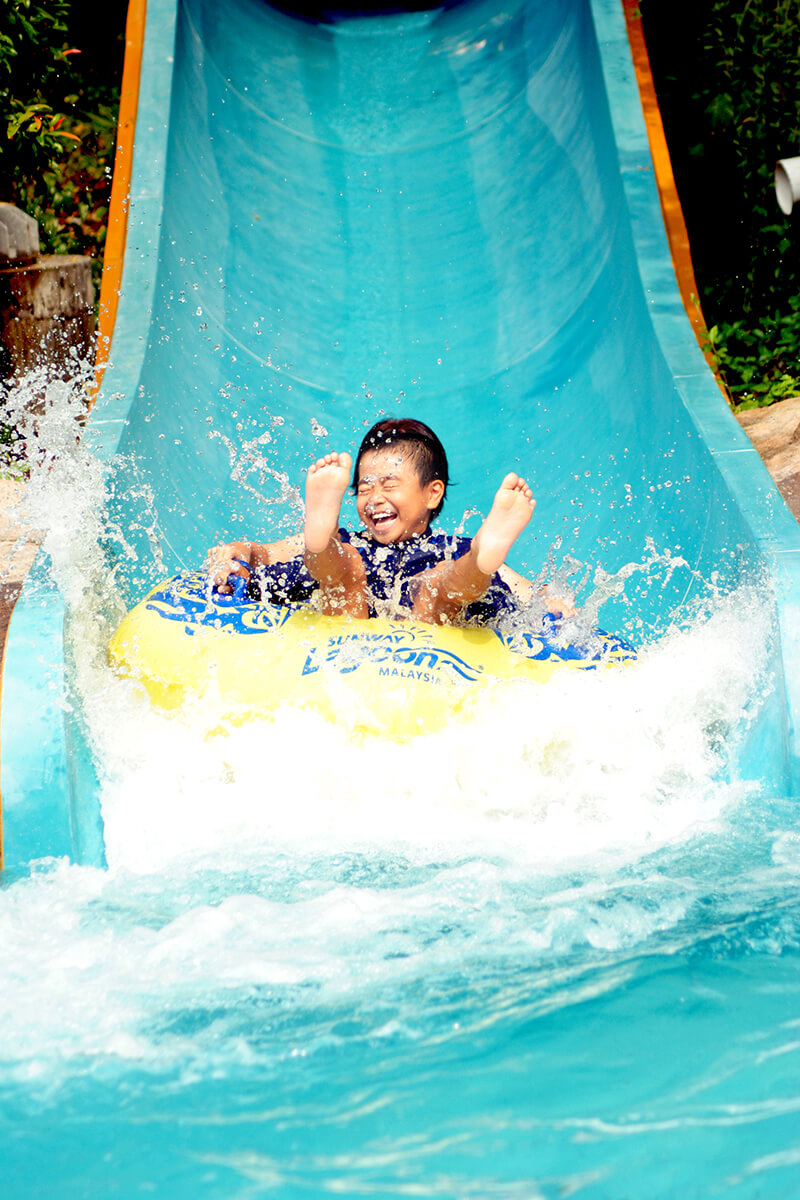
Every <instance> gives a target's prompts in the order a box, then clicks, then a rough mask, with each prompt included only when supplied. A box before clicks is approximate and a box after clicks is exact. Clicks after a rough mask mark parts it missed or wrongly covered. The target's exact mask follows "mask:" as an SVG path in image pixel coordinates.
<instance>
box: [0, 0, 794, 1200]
mask: <svg viewBox="0 0 800 1200" xmlns="http://www.w3.org/2000/svg"><path fill="white" fill-rule="evenodd" d="M146 7H147V12H146V22H142V30H143V34H144V36H143V40H142V42H141V45H140V46H138V43H137V39H136V36H135V34H136V27H137V21H138V20H139V18H140V17H143V13H144V5H143V4H142V3H134V4H132V6H131V18H130V23H129V34H130V45H129V54H128V58H127V60H126V83H125V86H124V88H123V92H124V95H123V115H122V124H123V127H124V128H126V129H127V128H132V127H133V125H134V124H135V139H133V140H132V141H131V142H130V143H128V142H126V140H125V138H124V137H123V138H122V142H121V156H120V157H119V158H118V164H117V175H116V182H115V187H117V183H119V182H120V181H122V185H121V192H120V188H117V205H116V214H117V220H116V222H114V223H112V225H113V227H112V234H111V238H110V242H109V250H108V254H107V259H106V268H107V271H106V274H107V276H110V277H111V278H112V280H113V277H114V271H115V270H117V269H119V271H120V273H121V274H120V278H121V286H120V289H119V296H118V304H117V308H116V317H115V320H114V321H113V340H112V342H111V346H110V351H109V363H108V366H107V369H106V371H105V374H104V377H103V381H102V390H101V392H100V394H99V396H98V398H97V400H96V403H95V405H94V408H93V411H92V413H91V417H90V420H89V422H88V425H87V427H86V429H85V432H84V434H83V437H82V438H81V440H80V443H79V444H78V443H77V442H76V437H75V426H74V423H72V422H71V419H70V417H69V414H70V411H72V410H71V408H70V397H69V394H67V395H63V394H61V392H60V391H59V389H58V388H56V389H55V391H54V392H53V404H52V408H51V409H48V411H47V412H46V413H45V414H44V415H43V416H42V418H41V419H40V442H41V444H42V445H44V446H46V447H47V448H48V454H47V456H46V459H45V462H44V464H43V465H42V466H39V467H36V468H35V469H34V472H33V476H32V479H31V482H30V484H29V488H28V496H29V504H30V505H33V509H32V515H33V517H34V518H35V519H36V521H37V523H38V524H39V525H41V526H46V527H47V534H46V538H45V542H44V548H43V553H42V555H41V556H40V559H39V561H38V562H37V564H36V566H35V568H34V571H33V572H32V575H31V577H30V579H29V581H28V583H27V585H26V587H25V590H24V592H23V595H22V598H21V599H20V601H19V603H18V604H17V607H16V609H15V612H14V615H13V618H12V623H11V628H10V634H9V641H8V646H7V651H6V658H5V667H4V677H3V689H2V728H1V730H0V732H1V734H2V738H1V742H0V750H1V751H2V753H1V754H0V768H1V769H2V778H1V782H2V803H3V835H4V850H5V870H4V872H3V876H2V886H1V887H0V940H2V945H3V960H2V978H1V980H0V1024H2V1028H3V1035H4V1036H3V1039H2V1045H0V1144H2V1146H3V1155H4V1158H3V1188H4V1193H3V1194H4V1197H7V1198H8V1200H31V1197H32V1196H36V1195H58V1196H59V1197H60V1198H62V1200H73V1198H74V1200H79V1198H82V1197H87V1196H100V1195H103V1196H115V1197H119V1198H120V1200H129V1198H130V1200H133V1197H135V1196H141V1195H144V1194H149V1195H155V1196H158V1197H161V1196H163V1197H165V1198H167V1197H168V1198H169V1200H197V1197H203V1198H204V1200H217V1198H219V1200H230V1198H231V1197H234V1196H236V1197H240V1196H241V1197H262V1196H264V1197H267V1196H269V1197H281V1200H283V1198H285V1200H303V1198H306V1197H308V1198H311V1200H318V1197H320V1196H323V1195H331V1194H335V1195H337V1196H344V1197H354V1198H355V1197H358V1196H383V1197H391V1198H395V1197H396V1198H398V1200H399V1198H400V1197H404V1196H405V1197H407V1196H409V1195H416V1196H444V1197H471V1196H481V1197H486V1198H489V1197H492V1198H493V1197H497V1198H498V1200H499V1198H500V1197H503V1198H505V1200H508V1198H509V1197H519V1198H520V1200H530V1198H531V1197H533V1196H537V1197H555V1196H564V1195H571V1196H580V1197H582V1198H586V1200H619V1197H621V1196H647V1197H651V1198H652V1200H674V1197H675V1196H677V1195H680V1196H685V1197H687V1198H690V1200H691V1198H695V1197H696V1198H698V1200H699V1198H700V1197H703V1198H705V1197H708V1196H712V1195H713V1196H725V1197H726V1198H728V1200H755V1197H760V1198H763V1197H775V1198H776V1200H777V1198H778V1197H783V1196H786V1195H794V1194H797V1191H798V1157H797V1112H798V1106H799V1105H798V1098H797V1086H796V1080H797V1063H796V1059H797V1053H798V1050H797V1037H796V1023H797V997H798V994H799V993H800V975H799V974H798V971H799V968H798V961H800V960H798V955H797V946H798V937H799V936H800V935H799V933H798V931H800V910H798V901H797V872H798V866H799V865H800V857H799V856H798V847H800V826H799V825H798V815H797V806H796V804H795V803H794V802H793V798H796V797H797V795H798V794H800V744H798V717H799V716H800V695H799V694H798V687H800V615H799V614H798V597H800V534H799V533H798V528H797V526H796V524H795V523H794V521H793V520H792V518H791V517H790V515H789V513H788V511H787V510H786V508H785V506H784V504H783V502H782V500H781V499H780V497H779V495H778V494H777V492H776V490H775V488H774V487H773V485H772V483H771V481H770V479H769V477H768V476H767V474H766V472H765V471H764V469H763V467H762V465H761V462H760V460H759V459H758V457H757V455H756V454H755V452H754V450H753V449H752V447H751V446H750V444H749V442H748V441H747V440H746V439H745V437H744V436H743V434H742V433H741V431H740V430H739V427H738V425H737V424H736V422H735V421H734V419H733V418H732V416H731V414H730V412H729V411H728V409H727V406H726V403H725V401H724V399H723V397H722V395H721V394H720V391H719V389H718V387H717V385H716V383H715V381H714V379H713V376H712V374H711V372H710V371H709V369H708V366H707V364H706V362H705V360H704V358H703V355H702V353H701V351H700V349H699V348H698V344H697V341H696V339H695V337H694V335H693V332H692V329H691V325H690V321H689V319H688V318H687V315H686V312H685V310H684V307H683V304H682V301H681V296H680V294H679V290H678V287H677V286H676V282H675V273H674V271H673V257H672V255H671V252H670V243H668V239H667V235H666V233H665V225H664V219H663V217H662V209H663V211H665V212H666V213H667V216H668V218H670V220H671V218H672V217H673V216H674V198H673V197H671V196H670V195H669V192H668V183H669V180H668V178H667V179H666V184H665V178H666V176H668V169H667V171H666V176H665V170H664V168H665V163H664V158H663V154H662V153H661V151H659V150H658V148H657V149H656V153H655V156H654V158H653V157H651V154H650V150H649V148H648V137H647V133H646V127H645V123H644V121H643V115H642V104H641V101H640V93H639V90H638V88H637V84H636V80H635V77H634V67H633V63H632V58H631V51H630V48H629V41H628V35H627V32H626V23H625V19H624V15H623V11H622V8H621V7H620V4H619V0H508V2H507V3H504V4H502V5H501V4H499V3H498V2H497V0H491V2H489V0H463V2H462V3H459V4H451V5H446V6H444V7H442V8H439V9H435V10H430V11H417V12H396V11H395V12H384V13H381V14H372V15H370V16H364V15H362V16H360V17H353V16H350V17H346V16H344V15H343V14H341V13H339V14H335V13H326V12H324V11H322V10H320V11H319V12H318V13H316V14H309V13H308V12H306V17H305V19H302V20H301V19H298V18H297V17H295V16H293V15H292V14H291V13H290V12H288V11H278V10H277V9H276V8H273V7H270V6H269V5H267V4H265V3H264V2H263V0H226V3H224V4H220V3H219V2H218V0H148V3H147V6H146ZM285 7H287V6H284V8H285ZM631 7H632V6H631ZM311 18H313V19H311ZM634 24H635V18H634ZM137 48H138V49H140V50H141V72H140V78H139V87H138V102H137V101H136V95H137V91H136V87H135V86H134V84H135V82H136V79H137V77H138V76H139V71H138V69H137V68H136V51H137ZM132 79H133V84H132V83H131V80H132ZM644 100H645V109H646V111H647V114H648V118H652V117H653V115H654V114H653V111H652V98H651V97H649V96H648V95H647V94H644ZM656 115H657V114H656ZM651 133H652V128H651ZM131 147H132V153H131ZM654 165H655V168H656V170H655V171H654ZM667 168H668V164H667ZM656 173H658V174H659V180H660V183H661V194H660V195H659V191H658V189H657V187H656V180H655V177H654V176H655V174H656ZM126 179H128V180H129V186H128V185H127V184H125V183H124V181H125V180H126ZM665 189H666V190H665ZM120 194H121V197H122V198H121V199H120ZM123 233H124V235H125V236H124V237H123V236H122V235H123ZM671 244H672V247H673V251H674V254H675V263H676V265H677V267H678V269H679V270H678V273H679V275H681V276H682V277H685V275H686V262H685V260H683V261H681V256H680V253H679V252H678V251H677V250H676V249H675V247H676V245H677V243H676V241H675V235H674V229H673V230H671ZM687 290H690V287H689V288H688V289H687ZM116 300H117V297H116V294H115V288H114V285H113V283H112V285H111V290H110V291H109V289H108V288H106V290H105V292H104V297H103V302H102V308H103V314H104V319H105V320H106V321H107V322H108V321H110V319H111V313H112V310H113V308H114V304H115V302H116ZM689 308H690V310H691V303H690V304H689ZM105 328H106V331H108V328H109V325H108V323H107V324H106V326H105ZM73 407H74V406H73ZM382 413H392V414H394V413H408V414H412V415H417V416H419V417H421V418H422V419H423V420H426V421H428V422H429V423H430V424H432V425H433V427H434V428H435V429H436V430H437V431H438V432H439V434H440V435H441V437H442V438H443V440H444V442H445V444H446V446H447V450H448V452H449V455H450V460H451V466H452V478H453V480H454V487H453V489H452V493H451V495H450V496H449V498H448V503H447V505H446V507H445V509H444V512H443V514H442V522H443V526H444V528H445V529H447V530H451V531H452V530H454V529H456V528H457V527H459V526H463V527H464V528H466V529H467V530H468V531H471V530H474V529H475V528H476V523H477V522H478V521H479V519H480V518H479V516H477V515H476V513H475V510H479V511H485V510H486V507H487V505H488V503H489V501H490V499H491V495H492V492H493V489H494V488H495V487H496V486H497V482H498V479H499V477H501V476H502V475H503V473H504V472H505V471H507V470H509V469H515V470H519V471H521V472H522V473H524V474H525V475H526V476H527V477H528V478H529V479H530V481H531V483H532V486H533V488H534V491H535V494H536V496H537V498H538V505H537V509H536V513H535V516H534V520H533V522H532V523H531V525H530V526H529V527H528V530H526V533H525V535H524V536H523V538H522V539H520V542H519V543H518V544H517V546H516V547H515V550H514V556H513V558H512V560H511V565H512V566H513V567H515V568H516V569H517V570H519V571H521V572H523V573H526V574H528V575H531V576H535V575H537V574H538V573H539V572H540V570H541V569H542V565H543V563H547V562H548V560H549V559H552V560H553V562H554V564H555V569H556V570H561V564H562V563H563V562H564V561H565V560H569V561H570V562H577V563H580V564H582V565H581V566H580V567H579V568H577V574H576V575H575V578H576V579H580V578H582V575H583V573H584V572H585V571H586V570H587V569H588V570H589V571H590V578H589V579H588V580H587V583H586V585H585V587H584V589H583V591H582V592H581V597H586V596H587V595H588V593H590V592H592V591H593V590H594V589H595V588H596V587H599V588H600V589H601V590H605V591H607V592H610V593H611V595H610V598H609V599H608V601H607V603H605V604H604V605H603V606H602V608H601V609H600V614H599V615H600V621H601V623H602V625H603V626H604V627H606V628H608V629H612V630H615V631H617V632H619V633H621V634H622V635H623V636H625V637H627V638H628V639H629V640H631V641H633V642H634V643H635V644H636V645H637V647H639V648H640V658H639V661H638V662H637V663H635V664H633V665H632V666H627V667H625V668H624V669H621V670H619V671H609V672H605V673H602V672H589V673H583V672H581V673H575V675H570V676H569V677H567V676H563V677H560V678H559V679H554V680H553V681H552V682H551V683H549V684H548V685H547V686H546V687H544V688H543V687H541V686H539V685H534V684H530V685H526V686H525V687H523V686H522V685H521V684H520V688H519V689H504V690H503V691H502V692H498V693H497V694H493V695H492V697H491V703H490V704H489V705H488V707H487V708H485V709H484V710H481V712H480V714H479V719H476V721H475V723H474V724H470V725H465V726H464V727H463V728H462V727H460V726H458V725H457V723H453V724H452V725H451V726H448V727H447V728H445V729H444V730H442V731H440V732H438V733H436V734H435V735H430V736H427V737H422V738H415V739H413V740H412V741H410V742H409V743H407V744H406V745H404V746H403V747H402V748H401V749H398V748H397V747H396V746H394V745H393V746H392V747H390V748H389V747H386V746H385V745H381V744H380V743H379V742H378V743H376V742H369V741H365V742H363V743H360V744H358V745H356V746H353V745H352V744H351V743H350V742H349V741H348V739H347V737H346V735H345V734H344V733H343V732H342V731H341V730H336V729H334V727H333V726H328V725H326V724H325V723H324V722H322V721H321V719H320V718H318V717H315V714H313V713H302V714H298V713H297V712H296V711H293V710H292V709H291V706H289V707H288V708H287V709H286V711H283V710H281V711H280V712H279V713H278V714H276V716H275V719H274V721H273V722H270V723H269V724H268V725H264V726H258V725H257V724H255V723H254V724H253V725H249V726H242V727H238V728H229V729H226V730H224V731H222V730H221V731H219V734H218V736H215V737H212V738H210V739H207V738H205V736H204V735H203V734H198V733H197V731H196V730H195V728H194V727H193V725H192V721H191V712H190V713H189V714H188V715H187V717H186V720H184V719H183V717H175V718H170V717H167V716H164V715H163V714H159V713H157V712H156V711H154V710H153V709H151V708H150V706H149V705H148V703H147V700H146V698H145V697H143V696H142V695H141V694H139V692H138V691H137V689H136V686H135V685H134V684H132V683H131V682H130V681H125V680H119V679H117V678H116V677H114V676H113V675H111V673H110V672H109V670H108V667H107V665H106V662H105V658H104V655H105V647H106V644H107V641H108V637H109V635H110V633H111V630H112V629H113V627H114V625H115V622H116V621H117V620H119V618H120V616H121V613H122V612H123V611H124V610H125V608H127V607H129V606H131V605H132V604H134V603H136V602H137V601H138V600H139V599H140V598H141V597H142V595H143V594H144V593H145V591H146V590H147V588H148V587H149V586H150V585H151V584H153V583H155V582H156V581H157V580H159V579H160V578H162V577H163V576H165V575H167V574H170V573H172V572H174V571H176V570H178V569H181V568H183V567H184V566H186V567H194V566H195V565H197V564H198V563H199V562H200V560H201V559H202V557H203V554H204V552H205V549H206V547H207V546H208V545H210V544H211V543H213V542H214V541H216V540H217V539H218V538H222V537H226V538H227V537H232V536H234V535H239V534H243V533H248V534H250V533H257V534H259V535H261V536H265V537H268V536H277V535H281V534H284V533H289V532H294V531H295V530H296V529H297V527H298V522H299V519H300V494H301V488H302V479H303V474H304V470H305V467H306V465H307V463H308V462H309V460H310V459H313V458H314V457H316V456H317V455H319V454H320V453H321V452H323V451H325V450H327V449H328V448H346V447H352V446H354V445H355V444H356V443H357V442H358V441H359V439H360V437H361V435H362V433H363V431H364V429H365V427H367V426H369V425H370V424H372V422H373V421H374V420H375V419H376V418H377V417H378V416H379V415H380V414H382ZM353 518H354V514H353V513H352V511H350V512H349V513H348V516H347V520H348V521H349V520H351V519H353ZM598 570H600V571H601V572H604V573H605V575H600V576H599V577H598V578H599V580H600V582H599V583H598V584H597V585H596V584H595V582H594V578H595V573H596V572H597V571H598ZM609 578H610V579H612V580H613V579H616V580H618V581H619V582H620V583H622V582H623V580H625V587H624V591H623V592H621V593H620V594H614V588H613V587H612V586H611V585H610V584H609V583H608V579H609ZM604 579H605V580H606V582H604ZM578 676H580V677H578Z"/></svg>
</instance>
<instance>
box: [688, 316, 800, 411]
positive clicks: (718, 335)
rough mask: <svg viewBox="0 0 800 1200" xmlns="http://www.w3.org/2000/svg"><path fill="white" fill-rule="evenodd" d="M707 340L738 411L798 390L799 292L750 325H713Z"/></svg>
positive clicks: (782, 398)
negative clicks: (781, 307)
mask: <svg viewBox="0 0 800 1200" xmlns="http://www.w3.org/2000/svg"><path fill="white" fill-rule="evenodd" d="M708 345H709V348H710V350H711V352H712V354H713V356H714V362H715V365H716V368H717V371H718V372H719V374H720V375H721V376H722V379H723V382H724V383H725V386H726V388H727V390H728V392H729V393H730V396H731V400H732V401H733V404H734V406H735V408H736V409H737V411H738V410H744V409H747V408H764V407H765V406H766V405H768V404H773V403H774V402H775V401H776V400H786V399H787V398H789V397H790V396H800V361H798V346H800V296H795V297H793V298H792V300H791V301H790V303H789V306H788V309H787V310H785V311H784V312H782V313H781V312H775V313H772V314H770V315H769V316H766V317H763V318H762V319H761V320H760V321H759V322H758V323H757V324H755V325H752V324H751V323H750V322H747V321H745V320H744V319H740V320H738V321H731V322H724V323H722V324H720V325H712V327H711V328H710V329H709V331H708Z"/></svg>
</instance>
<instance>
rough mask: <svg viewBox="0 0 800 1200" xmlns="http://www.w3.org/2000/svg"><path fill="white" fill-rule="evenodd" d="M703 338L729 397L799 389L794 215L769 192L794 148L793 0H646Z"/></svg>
mask: <svg viewBox="0 0 800 1200" xmlns="http://www.w3.org/2000/svg"><path fill="white" fill-rule="evenodd" d="M642 15H643V18H644V25H645V35H646V37H647V40H648V48H649V50H650V54H651V60H652V61H653V68H654V75H655V81H656V87H657V90H658V95H659V101H660V104H661V111H662V116H663V118H664V123H665V128H666V133H667V138H668V141H669V144H670V152H671V155H672V159H673V166H674V169H675V175H676V181H677V184H678V190H679V193H680V197H681V203H682V205H683V209H684V213H685V215H686V221H687V226H688V229H689V236H690V240H691V243H692V254H693V259H694V267H695V273H696V276H697V281H698V285H699V289H700V293H701V302H702V306H703V311H704V313H705V316H706V319H707V321H708V323H709V325H710V326H711V329H710V331H709V343H710V346H711V349H712V351H713V353H714V357H715V360H716V364H717V367H718V370H719V372H720V374H721V376H722V377H723V379H724V381H725V383H726V385H727V387H728V389H729V392H730V395H731V398H732V400H733V402H734V404H735V405H736V406H737V407H738V406H740V405H746V406H749V407H753V406H754V405H763V404H769V403H772V401H774V400H778V399H782V398H784V397H785V396H787V395H798V394H800V315H798V306H799V304H800V214H797V213H795V214H793V215H792V216H791V217H785V216H784V215H783V214H782V213H781V211H780V209H779V208H778V205H777V202H776V199H775V190H774V183H773V171H774V166H775V162H776V160H777V159H778V158H783V157H789V156H793V155H796V154H798V153H800V4H798V0H709V2H707V3H706V4H702V5H698V4H697V3H696V0H643V4H642Z"/></svg>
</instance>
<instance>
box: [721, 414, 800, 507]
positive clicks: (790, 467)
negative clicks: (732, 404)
mask: <svg viewBox="0 0 800 1200" xmlns="http://www.w3.org/2000/svg"><path fill="white" fill-rule="evenodd" d="M736 420H737V421H738V422H739V424H740V425H741V427H742V429H743V430H744V431H745V433H746V434H747V436H748V437H749V438H750V441H751V442H752V443H753V445H754V446H755V448H756V450H757V451H758V453H759V455H760V457H761V459H762V460H763V462H764V465H765V467H766V468H767V470H768V471H769V473H770V475H771V476H772V478H773V479H774V480H775V483H776V484H777V485H778V491H779V492H780V494H781V495H782V496H783V498H784V500H785V501H786V503H787V505H788V506H789V508H790V510H791V512H792V514H793V516H794V517H796V519H797V520H798V521H800V396H794V397H793V398H792V399H790V400H780V401H779V402H778V403H777V404H771V405H770V406H769V408H752V409H749V410H748V411H747V412H743V413H739V414H738V415H737V417H736Z"/></svg>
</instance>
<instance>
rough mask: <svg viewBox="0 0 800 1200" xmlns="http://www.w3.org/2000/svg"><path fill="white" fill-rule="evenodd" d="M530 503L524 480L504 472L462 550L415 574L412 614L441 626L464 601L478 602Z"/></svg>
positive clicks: (527, 515)
mask: <svg viewBox="0 0 800 1200" xmlns="http://www.w3.org/2000/svg"><path fill="white" fill-rule="evenodd" d="M535 507H536V501H535V500H534V499H533V496H532V494H531V489H530V488H529V487H528V485H527V483H526V482H525V480H524V479H520V477H519V476H518V475H514V474H510V475H506V477H505V479H504V480H503V482H502V484H501V485H500V487H499V489H498V491H497V494H496V495H495V498H494V502H493V504H492V507H491V510H490V512H489V515H488V517H487V518H486V520H485V521H484V522H483V524H482V525H481V527H480V529H479V530H478V532H477V534H476V535H475V537H474V538H473V539H472V545H471V546H470V549H469V551H468V553H467V554H464V555H462V556H461V558H456V559H453V560H452V561H450V562H443V563H437V565H436V566H435V567H432V568H431V569H430V570H429V571H423V572H422V574H421V575H419V576H417V580H418V583H417V590H416V595H415V597H414V607H413V609H412V616H414V617H416V619H417V620H419V621H427V622H428V623H429V624H432V625H445V624H449V623H450V622H451V621H453V620H454V619H455V618H456V617H457V616H458V614H459V613H460V612H461V610H462V609H463V608H465V607H466V605H468V604H472V603H473V601H475V600H480V598H481V596H482V595H483V594H484V593H485V592H486V590H487V589H488V587H489V584H490V583H491V579H492V575H494V573H495V571H498V570H499V569H500V567H502V565H503V563H504V562H505V559H506V555H507V554H508V552H509V550H510V549H511V547H512V546H513V545H514V542H515V541H516V540H517V538H518V537H519V535H520V534H521V533H522V531H523V529H524V528H525V526H526V525H527V524H528V522H529V521H530V519H531V517H532V516H533V510H534V508H535Z"/></svg>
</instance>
